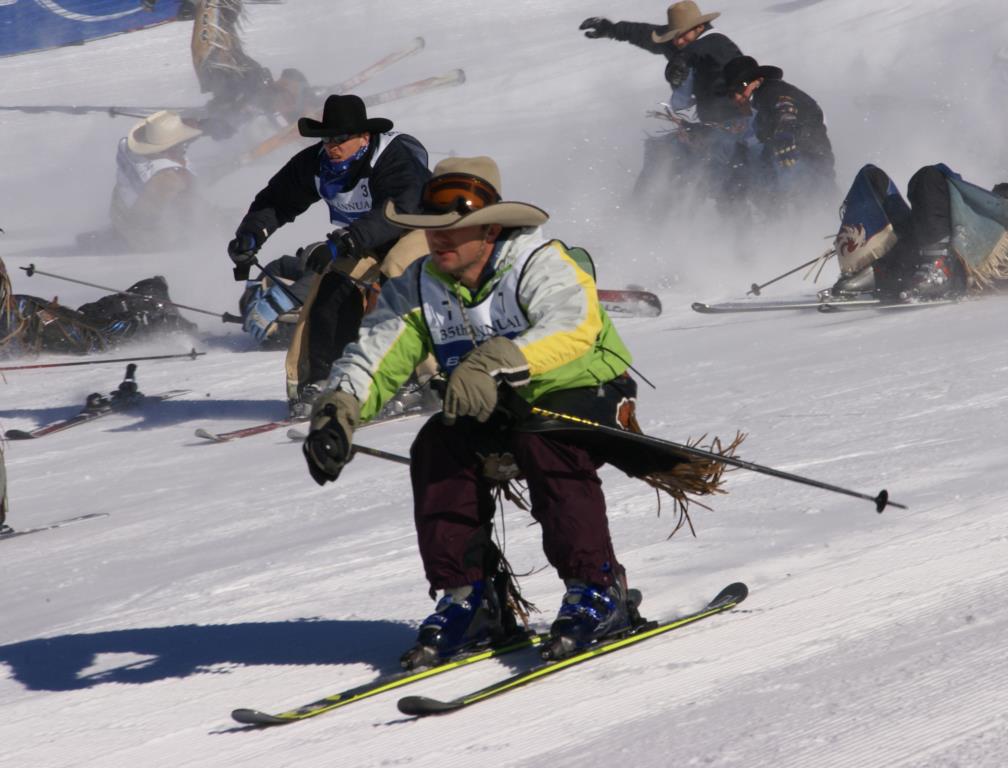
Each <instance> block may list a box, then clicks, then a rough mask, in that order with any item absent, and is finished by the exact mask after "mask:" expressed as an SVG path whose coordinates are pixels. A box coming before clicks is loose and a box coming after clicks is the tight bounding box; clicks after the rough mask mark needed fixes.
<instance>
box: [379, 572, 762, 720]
mask: <svg viewBox="0 0 1008 768" xmlns="http://www.w3.org/2000/svg"><path fill="white" fill-rule="evenodd" d="M748 594H749V589H748V587H746V585H745V584H743V583H741V582H736V583H734V584H729V585H728V586H727V587H725V588H724V589H723V590H721V592H720V593H719V594H718V596H717V597H715V598H714V599H713V600H711V601H710V602H709V603H708V604H707V606H706V607H705V608H703V609H701V610H699V611H696V612H695V613H690V614H686V615H685V616H680V617H678V618H676V619H672V620H671V621H665V622H661V623H654V622H649V623H646V624H644V625H642V626H641V627H639V628H638V629H637V630H635V631H634V632H633V634H630V635H626V636H624V637H620V638H617V639H615V640H609V641H607V642H601V643H598V644H597V645H593V646H590V647H589V648H587V649H586V650H584V651H582V652H581V653H577V654H575V655H573V656H568V657H567V658H565V659H560V660H557V661H545V662H543V663H541V664H537V665H536V666H534V667H532V668H531V669H528V670H525V671H524V672H519V673H517V674H515V675H512V676H511V677H508V678H505V679H503V680H499V681H498V682H496V683H493V684H491V685H488V686H487V687H485V688H481V689H480V690H478V691H474V692H473V693H470V694H467V695H465V696H460V697H459V698H457V699H452V700H451V701H438V700H437V699H431V698H427V697H426V696H406V697H404V698H402V699H400V700H399V704H398V706H399V711H400V712H402V713H403V714H405V715H415V716H417V717H423V716H426V715H436V714H444V713H447V712H455V711H456V710H459V709H463V708H464V707H468V706H469V705H471V704H476V703H477V702H480V701H483V700H484V699H489V698H491V697H493V696H497V695H499V694H502V693H507V692H508V691H510V690H513V689H515V688H517V687H519V686H522V685H527V684H528V683H531V682H533V681H535V680H540V679H542V678H543V677H546V676H547V675H551V674H553V673H554V672H560V671H561V670H564V669H567V668H569V667H572V666H574V665H575V664H580V663H582V662H584V661H588V660H589V659H594V658H597V657H598V656H603V655H605V654H607V653H612V652H614V651H618V650H620V649H622V648H627V647H629V646H631V645H635V644H637V643H640V642H643V641H644V640H649V639H650V638H652V637H656V636H657V635H661V634H664V633H666V632H670V631H672V630H675V629H679V628H681V627H685V626H687V625H689V624H695V623H696V622H698V621H701V620H702V619H706V618H709V617H711V616H716V615H717V614H719V613H724V612H725V611H730V610H731V609H732V608H734V607H735V606H736V605H738V604H739V603H741V602H742V601H743V600H745V599H746V596H747V595H748Z"/></svg>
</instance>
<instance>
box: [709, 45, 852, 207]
mask: <svg viewBox="0 0 1008 768" xmlns="http://www.w3.org/2000/svg"><path fill="white" fill-rule="evenodd" d="M783 77H784V73H783V71H782V70H781V69H780V68H779V67H773V66H761V65H760V64H758V63H757V62H756V60H755V59H754V58H752V57H751V56H739V57H737V58H734V59H732V60H731V61H729V62H728V63H727V64H726V65H725V68H724V81H725V87H726V89H727V91H728V93H729V94H730V95H731V97H732V98H733V99H734V101H735V103H736V104H737V105H738V106H739V107H740V108H741V109H752V111H753V112H754V113H755V119H754V123H753V127H754V130H755V134H756V139H757V141H759V142H760V144H762V146H763V150H762V159H763V164H764V167H765V168H766V169H767V170H768V174H767V179H766V183H767V186H766V187H764V189H775V190H776V193H775V194H773V195H771V196H772V197H775V198H778V199H779V198H780V197H782V196H783V197H786V198H790V199H791V200H804V199H807V196H808V195H810V194H811V195H816V196H819V197H826V196H828V195H831V194H832V193H833V192H835V173H834V168H833V148H832V146H831V145H830V140H829V137H828V136H827V134H826V123H825V120H824V118H823V112H822V109H820V107H819V105H818V104H817V103H816V101H815V99H813V98H812V97H811V96H809V95H808V94H807V93H805V92H804V91H802V90H800V89H798V88H796V87H795V86H793V85H791V83H788V82H786V81H785V80H783ZM771 170H772V173H769V171H771Z"/></svg>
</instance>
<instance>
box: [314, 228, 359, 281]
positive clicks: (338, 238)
mask: <svg viewBox="0 0 1008 768" xmlns="http://www.w3.org/2000/svg"><path fill="white" fill-rule="evenodd" d="M326 245H327V246H328V247H327V248H316V249H315V250H314V251H312V252H311V254H309V256H308V259H307V260H306V261H305V266H306V267H307V268H308V269H310V270H311V271H312V272H318V273H319V274H322V273H323V272H325V269H326V267H328V266H329V263H330V262H333V261H335V260H336V259H338V258H340V257H341V256H346V257H347V258H351V259H359V258H360V255H361V249H360V246H359V245H357V241H356V240H354V238H353V235H351V234H350V233H349V232H347V231H346V230H341V229H337V230H336V231H335V232H330V233H329V236H328V237H327V238H326Z"/></svg>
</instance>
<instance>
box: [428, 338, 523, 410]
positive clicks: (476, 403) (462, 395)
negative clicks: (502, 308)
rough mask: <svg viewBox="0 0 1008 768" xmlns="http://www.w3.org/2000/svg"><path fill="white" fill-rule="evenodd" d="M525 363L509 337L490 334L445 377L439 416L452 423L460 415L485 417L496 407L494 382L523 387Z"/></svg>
mask: <svg viewBox="0 0 1008 768" xmlns="http://www.w3.org/2000/svg"><path fill="white" fill-rule="evenodd" d="M530 378H531V377H530V374H529V365H528V361H527V360H526V359H525V355H524V354H522V351H521V349H519V347H518V345H517V344H515V343H514V342H513V341H511V340H510V339H506V338H504V337H503V336H494V337H492V338H490V339H487V340H486V341H484V342H483V343H482V344H480V345H479V346H478V347H476V349H474V350H473V351H472V352H470V353H469V354H468V355H466V356H465V358H463V360H462V362H461V363H459V364H458V367H457V368H455V370H454V371H452V373H451V376H450V377H449V378H448V387H447V389H446V390H445V396H444V405H443V406H442V419H443V420H444V423H445V424H454V423H455V419H457V418H458V417H460V416H472V417H473V418H474V419H476V421H480V422H483V421H486V420H487V419H489V418H490V416H491V414H493V412H494V408H496V407H497V386H498V385H499V384H502V383H503V384H508V385H510V386H512V387H523V386H525V385H526V384H528V383H529V380H530Z"/></svg>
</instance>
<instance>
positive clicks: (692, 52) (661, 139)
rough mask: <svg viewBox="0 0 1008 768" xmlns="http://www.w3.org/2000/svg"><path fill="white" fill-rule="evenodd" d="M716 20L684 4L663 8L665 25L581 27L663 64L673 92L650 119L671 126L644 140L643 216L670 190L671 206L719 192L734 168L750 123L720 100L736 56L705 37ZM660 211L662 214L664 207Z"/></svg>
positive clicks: (590, 23)
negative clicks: (689, 190)
mask: <svg viewBox="0 0 1008 768" xmlns="http://www.w3.org/2000/svg"><path fill="white" fill-rule="evenodd" d="M720 15H721V14H720V13H716V12H715V13H702V12H701V11H700V9H699V8H698V7H697V5H696V3H694V2H691V1H690V0H683V2H677V3H673V4H672V5H670V6H669V7H668V11H667V18H668V23H667V24H664V25H662V24H646V23H641V22H634V21H617V22H612V21H609V20H608V19H605V18H601V17H592V18H589V19H585V20H584V21H583V22H582V23H581V27H580V28H581V29H582V30H584V31H585V36H586V37H589V38H609V39H611V40H621V41H625V42H628V43H631V44H633V45H635V46H637V47H638V48H643V49H644V50H645V51H648V52H649V53H655V54H659V55H662V56H664V57H665V58H666V59H667V60H668V63H667V65H666V67H665V79H666V81H667V82H668V84H669V87H670V88H671V89H672V93H671V95H670V97H669V99H668V102H667V103H666V104H663V105H662V106H663V107H664V111H662V112H658V113H656V114H657V115H658V116H659V117H667V118H668V119H669V120H671V121H672V122H673V124H674V125H673V128H672V130H669V131H662V132H661V133H660V134H658V135H655V136H649V137H648V138H646V139H645V141H644V161H643V164H642V170H641V173H640V176H639V177H638V179H637V182H636V184H635V186H634V197H635V198H636V199H637V201H638V203H640V204H641V205H642V206H643V208H641V210H644V211H647V209H648V205H649V204H653V202H654V201H655V200H664V198H665V195H664V194H659V195H657V196H656V195H653V194H652V192H658V193H667V192H669V191H673V190H672V189H670V187H674V188H675V189H674V199H683V196H682V193H683V192H684V191H685V190H684V187H687V186H688V187H692V186H694V185H698V186H699V188H700V190H701V191H702V190H706V189H717V188H718V187H719V186H720V185H721V184H722V183H727V182H725V181H724V180H726V179H728V178H729V177H731V175H732V168H733V166H735V165H736V164H737V162H738V161H737V156H738V151H739V149H738V145H739V141H740V139H741V137H742V136H743V135H744V134H745V132H746V130H747V128H748V119H747V116H745V115H741V114H739V112H738V109H737V108H736V107H735V105H734V104H733V103H732V101H731V100H730V99H729V98H727V97H726V95H725V89H724V81H723V75H722V72H723V70H724V65H725V64H726V63H728V61H730V60H731V59H733V58H735V57H736V56H741V55H742V51H740V50H739V48H738V46H737V45H736V44H735V43H734V42H732V41H731V40H730V39H729V38H728V37H726V36H725V35H722V34H719V33H716V32H710V29H711V22H712V21H714V19H716V18H718V17H719V16H720ZM712 181H713V183H711V182H712ZM660 209H661V211H662V213H663V214H664V212H665V211H666V210H667V205H665V204H661V205H660Z"/></svg>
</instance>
